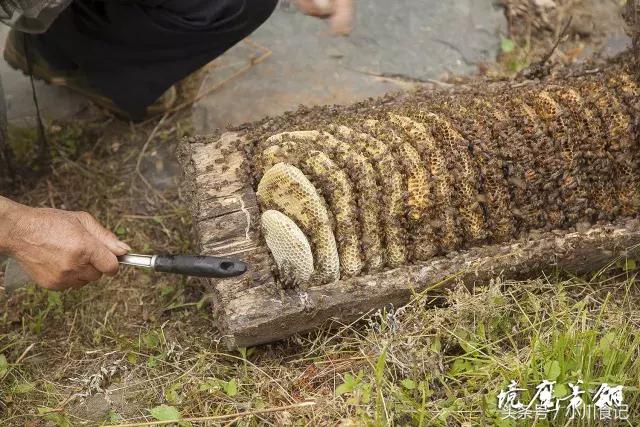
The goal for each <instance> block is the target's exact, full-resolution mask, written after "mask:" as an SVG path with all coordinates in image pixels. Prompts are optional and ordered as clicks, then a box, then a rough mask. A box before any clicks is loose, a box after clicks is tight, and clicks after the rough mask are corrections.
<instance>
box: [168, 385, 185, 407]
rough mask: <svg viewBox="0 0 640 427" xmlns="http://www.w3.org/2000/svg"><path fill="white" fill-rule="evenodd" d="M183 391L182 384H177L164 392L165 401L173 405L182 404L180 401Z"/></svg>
mask: <svg viewBox="0 0 640 427" xmlns="http://www.w3.org/2000/svg"><path fill="white" fill-rule="evenodd" d="M181 389H182V384H180V383H175V384H172V385H171V386H169V387H167V388H166V389H165V391H164V398H165V400H166V401H167V402H169V403H172V404H176V403H180V401H181V400H182V399H181V396H180V390H181Z"/></svg>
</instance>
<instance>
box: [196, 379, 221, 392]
mask: <svg viewBox="0 0 640 427" xmlns="http://www.w3.org/2000/svg"><path fill="white" fill-rule="evenodd" d="M219 389H220V383H219V382H218V381H217V380H207V381H205V382H203V383H202V384H200V385H199V386H198V390H199V391H212V390H219Z"/></svg>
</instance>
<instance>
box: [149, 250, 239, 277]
mask: <svg viewBox="0 0 640 427" xmlns="http://www.w3.org/2000/svg"><path fill="white" fill-rule="evenodd" d="M153 269H154V270H156V271H161V272H163V273H176V274H183V275H185V276H198V277H216V278H225V277H235V276H240V275H241V274H243V273H244V272H245V271H247V264H246V263H244V262H242V261H236V260H233V259H228V258H218V257H212V256H199V255H158V256H156V259H155V263H154V265H153Z"/></svg>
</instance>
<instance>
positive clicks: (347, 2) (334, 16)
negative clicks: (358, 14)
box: [296, 0, 355, 36]
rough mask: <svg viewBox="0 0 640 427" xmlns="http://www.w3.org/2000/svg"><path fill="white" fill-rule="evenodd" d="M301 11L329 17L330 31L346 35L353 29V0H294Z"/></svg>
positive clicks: (311, 14) (320, 16)
mask: <svg viewBox="0 0 640 427" xmlns="http://www.w3.org/2000/svg"><path fill="white" fill-rule="evenodd" d="M296 3H297V5H298V8H299V9H300V10H301V11H302V13H304V14H306V15H310V16H317V17H319V18H327V19H329V24H330V26H331V32H332V33H333V34H336V35H340V36H346V35H348V34H349V33H351V30H353V22H354V19H355V4H354V0H296Z"/></svg>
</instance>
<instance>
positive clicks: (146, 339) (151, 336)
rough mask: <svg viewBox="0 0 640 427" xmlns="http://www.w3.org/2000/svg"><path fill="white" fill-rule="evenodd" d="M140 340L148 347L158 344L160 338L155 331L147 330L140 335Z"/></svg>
mask: <svg viewBox="0 0 640 427" xmlns="http://www.w3.org/2000/svg"><path fill="white" fill-rule="evenodd" d="M142 342H143V343H144V345H145V346H147V347H149V348H156V347H158V345H160V338H158V334H156V333H155V332H149V333H148V334H145V335H144V336H143V337H142Z"/></svg>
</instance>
